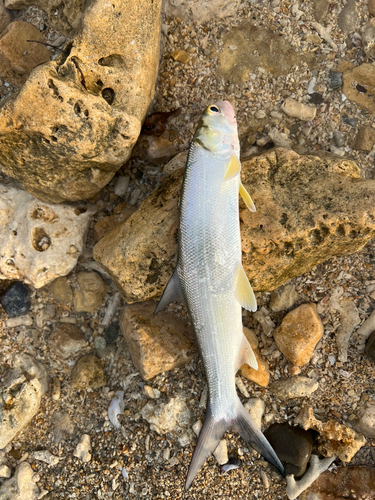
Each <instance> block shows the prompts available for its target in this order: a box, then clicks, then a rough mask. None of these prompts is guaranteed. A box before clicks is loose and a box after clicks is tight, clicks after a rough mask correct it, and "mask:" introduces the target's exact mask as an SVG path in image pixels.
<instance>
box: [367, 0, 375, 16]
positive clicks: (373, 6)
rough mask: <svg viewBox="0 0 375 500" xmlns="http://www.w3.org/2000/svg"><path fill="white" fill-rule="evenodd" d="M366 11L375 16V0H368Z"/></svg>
mask: <svg viewBox="0 0 375 500" xmlns="http://www.w3.org/2000/svg"><path fill="white" fill-rule="evenodd" d="M368 12H369V14H370V15H371V16H375V0H369V2H368Z"/></svg>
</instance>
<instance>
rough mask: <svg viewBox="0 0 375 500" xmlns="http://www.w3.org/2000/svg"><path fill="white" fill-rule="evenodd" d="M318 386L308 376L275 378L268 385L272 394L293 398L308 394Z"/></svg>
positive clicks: (303, 396) (281, 397) (282, 397)
mask: <svg viewBox="0 0 375 500" xmlns="http://www.w3.org/2000/svg"><path fill="white" fill-rule="evenodd" d="M318 388H319V384H318V382H317V381H316V380H314V379H311V378H309V377H292V378H287V379H283V380H275V382H272V384H271V385H270V387H269V390H270V391H271V393H272V394H274V395H275V396H277V397H278V398H280V399H282V400H284V399H294V398H305V397H306V396H310V394H312V393H313V392H315V391H316V390H317V389H318Z"/></svg>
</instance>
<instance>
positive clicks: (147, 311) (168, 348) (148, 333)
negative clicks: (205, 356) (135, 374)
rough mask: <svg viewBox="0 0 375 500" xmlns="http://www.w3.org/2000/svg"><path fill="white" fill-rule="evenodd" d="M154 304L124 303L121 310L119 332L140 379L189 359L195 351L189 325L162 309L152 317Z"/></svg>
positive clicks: (147, 377)
mask: <svg viewBox="0 0 375 500" xmlns="http://www.w3.org/2000/svg"><path fill="white" fill-rule="evenodd" d="M155 306H156V304H155V303H154V302H151V303H144V304H132V305H127V306H125V307H124V309H123V311H122V313H121V331H122V333H123V335H124V337H125V340H126V343H127V346H128V349H129V352H130V355H131V358H132V361H133V363H134V365H135V367H136V369H137V370H138V371H139V372H140V374H141V375H142V377H143V379H144V380H149V379H151V378H152V377H155V375H158V374H159V373H162V372H164V371H168V370H171V369H172V368H174V367H176V366H180V365H183V364H185V363H187V362H189V361H190V359H191V358H192V356H193V355H194V354H195V353H196V347H195V345H194V343H193V342H192V341H191V339H192V338H193V335H194V333H193V330H192V327H191V326H188V325H187V324H186V323H185V322H184V321H183V320H182V319H179V318H176V317H175V316H172V315H171V314H169V313H166V312H164V311H161V312H160V313H159V314H157V315H156V316H154V314H153V313H154V310H155Z"/></svg>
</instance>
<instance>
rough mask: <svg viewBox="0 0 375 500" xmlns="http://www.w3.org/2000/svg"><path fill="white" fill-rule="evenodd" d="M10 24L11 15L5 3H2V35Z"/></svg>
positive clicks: (0, 22)
mask: <svg viewBox="0 0 375 500" xmlns="http://www.w3.org/2000/svg"><path fill="white" fill-rule="evenodd" d="M9 23H10V15H9V12H8V11H7V9H6V8H5V6H4V3H3V2H0V33H2V32H3V31H4V30H5V28H6V27H7V26H8V24H9Z"/></svg>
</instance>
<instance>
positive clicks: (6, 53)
mask: <svg viewBox="0 0 375 500" xmlns="http://www.w3.org/2000/svg"><path fill="white" fill-rule="evenodd" d="M27 40H43V37H42V35H41V34H40V31H39V30H38V28H36V27H35V26H33V25H32V24H31V23H25V22H23V21H13V22H12V23H10V24H8V26H7V28H6V29H5V30H4V31H3V32H2V33H1V35H0V76H1V77H2V78H6V79H7V80H8V81H10V82H12V83H14V85H17V86H21V85H22V84H23V83H24V82H25V81H26V80H27V78H28V76H29V75H30V72H31V71H32V70H33V69H34V68H36V66H39V64H42V63H45V62H47V61H49V60H50V58H51V55H52V54H51V52H50V51H49V50H48V49H47V47H45V46H44V45H41V44H40V43H30V42H27Z"/></svg>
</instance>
